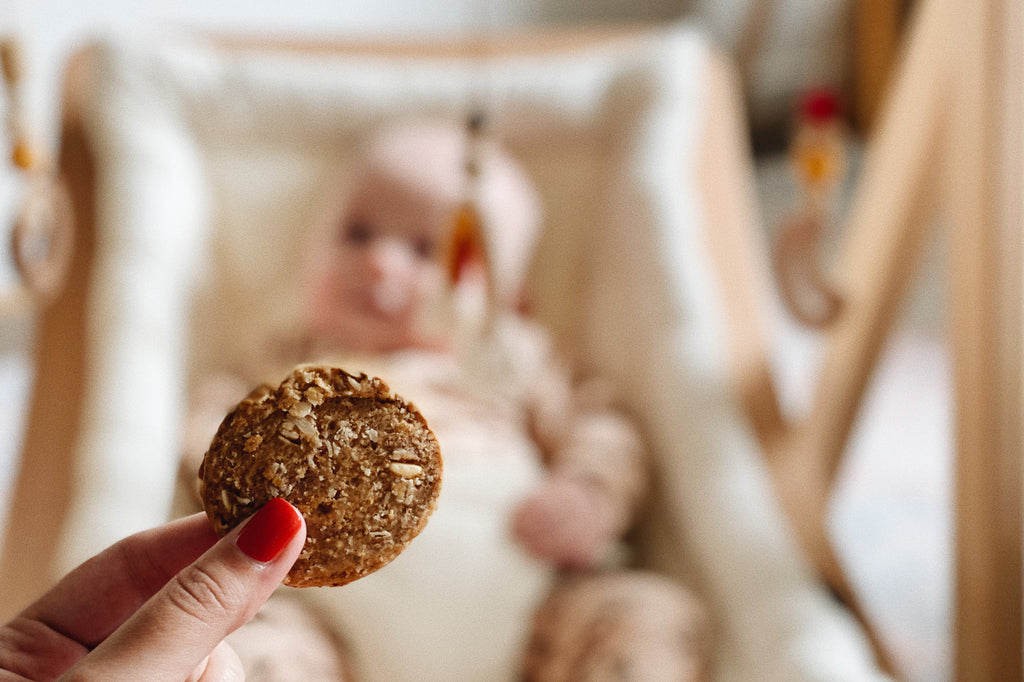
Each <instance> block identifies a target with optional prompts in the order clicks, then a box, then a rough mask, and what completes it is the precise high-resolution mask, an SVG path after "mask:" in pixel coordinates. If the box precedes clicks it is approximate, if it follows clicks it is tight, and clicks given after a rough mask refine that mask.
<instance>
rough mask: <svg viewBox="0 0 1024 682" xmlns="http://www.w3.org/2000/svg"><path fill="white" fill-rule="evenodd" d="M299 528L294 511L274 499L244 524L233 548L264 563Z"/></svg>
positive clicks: (300, 520)
mask: <svg viewBox="0 0 1024 682" xmlns="http://www.w3.org/2000/svg"><path fill="white" fill-rule="evenodd" d="M301 527H302V519H301V517H300V516H299V514H298V513H297V512H296V511H295V508H294V507H292V506H291V505H290V504H288V503H287V502H285V501H284V499H282V498H280V497H275V498H274V499H272V500H270V502H267V503H266V504H265V505H263V508H262V509H260V510H259V511H258V512H256V515H255V516H253V517H252V518H251V519H250V520H249V523H247V524H245V527H244V528H242V532H240V533H239V534H238V539H236V540H235V545H236V546H237V547H238V549H240V550H242V551H243V552H245V554H246V555H247V556H249V557H250V558H252V559H255V560H256V561H260V562H263V563H266V562H268V561H272V560H273V559H274V558H275V557H277V555H278V554H280V553H281V550H283V549H284V548H285V545H287V544H288V543H289V542H290V541H291V539H292V538H293V537H295V534H296V533H298V532H299V528H301Z"/></svg>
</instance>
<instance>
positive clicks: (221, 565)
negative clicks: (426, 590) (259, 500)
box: [0, 498, 306, 682]
mask: <svg viewBox="0 0 1024 682" xmlns="http://www.w3.org/2000/svg"><path fill="white" fill-rule="evenodd" d="M305 538H306V530H305V523H304V522H303V520H302V515H301V514H299V512H298V510H296V509H295V508H294V507H293V506H291V505H290V504H288V503H287V502H285V501H284V500H281V499H279V498H278V499H274V500H271V501H270V502H269V503H267V504H266V505H265V506H264V507H263V508H262V509H261V510H260V511H259V512H257V513H256V514H255V515H254V516H253V517H251V518H250V519H249V521H248V522H247V523H246V524H240V527H239V528H235V529H234V530H232V531H231V532H230V533H229V534H228V535H226V536H225V537H224V538H222V539H221V540H220V541H218V540H217V537H216V535H215V534H214V532H213V530H212V529H211V528H210V523H209V521H208V520H207V519H206V515H205V514H202V513H200V514H195V515H193V516H189V517H186V518H183V519H180V520H178V521H174V522H172V523H168V524H166V525H164V526H160V527H159V528H154V529H152V530H148V531H143V532H141V533H137V534H135V535H132V536H130V537H128V538H125V539H124V540H122V541H120V542H118V543H116V544H115V545H113V546H111V547H110V548H108V549H107V550H105V551H103V552H101V553H100V554H98V555H97V556H95V557H93V558H92V559H90V560H89V561H86V562H85V563H84V564H82V565H81V566H79V567H78V568H76V569H75V570H73V571H72V572H71V573H69V574H68V575H67V577H65V578H64V579H63V580H61V581H60V582H59V583H58V584H57V585H56V587H54V588H53V589H52V590H50V591H49V592H48V593H47V594H45V595H44V596H43V597H42V598H41V599H39V601H37V602H35V603H34V604H32V605H31V606H29V607H28V608H27V609H25V611H23V612H22V613H21V614H20V615H19V616H17V617H16V618H15V619H14V620H12V621H11V622H10V623H8V624H7V625H5V626H3V627H2V628H0V680H7V679H10V678H11V677H14V678H16V679H23V678H29V679H53V678H56V677H58V676H61V675H65V674H66V675H67V678H66V679H72V680H140V679H146V680H168V681H170V680H173V681H174V682H180V681H181V680H184V679H190V680H203V681H211V680H221V679H231V680H237V679H242V678H243V677H244V673H242V671H241V664H240V663H239V662H238V658H237V656H235V655H234V652H232V651H231V649H230V647H228V646H227V645H226V644H225V643H224V642H223V639H224V638H225V637H226V636H227V635H228V634H230V633H231V632H232V631H234V630H235V629H237V628H238V627H240V626H241V625H242V624H244V623H245V622H246V621H248V620H249V619H250V618H252V617H253V616H254V615H256V612H257V611H258V610H259V608H260V606H262V605H263V602H265V601H266V600H267V599H268V598H269V597H270V595H271V593H272V592H273V591H274V589H275V588H276V587H277V586H278V585H279V584H280V583H281V581H282V580H283V579H284V576H285V574H286V573H287V572H288V570H289V569H290V568H291V566H292V564H293V563H294V562H295V559H296V557H297V556H298V554H299V552H300V551H301V550H302V545H303V543H304V542H305ZM4 671H6V673H5V672H4ZM18 676H21V677H18ZM62 679H65V678H62Z"/></svg>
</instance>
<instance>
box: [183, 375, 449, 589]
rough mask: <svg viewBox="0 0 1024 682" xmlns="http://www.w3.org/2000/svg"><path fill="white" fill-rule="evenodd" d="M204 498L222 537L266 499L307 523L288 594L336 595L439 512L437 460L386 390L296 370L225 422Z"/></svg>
mask: <svg viewBox="0 0 1024 682" xmlns="http://www.w3.org/2000/svg"><path fill="white" fill-rule="evenodd" d="M199 478H200V494H201V496H202V500H203V506H204V508H205V509H206V514H207V516H209V518H210V521H211V522H212V524H213V526H214V528H215V530H216V531H217V532H218V533H219V534H221V535H224V534H226V533H227V532H228V531H229V530H231V528H233V527H234V526H235V525H237V524H238V523H239V522H240V521H242V520H243V519H245V518H247V517H248V516H250V515H252V514H253V513H255V512H256V510H258V509H259V508H260V507H262V506H263V505H264V504H266V503H267V502H268V501H269V500H270V499H272V498H274V497H283V498H284V499H286V500H288V501H289V502H291V503H292V504H293V505H295V507H297V508H298V510H299V511H300V512H302V515H303V517H304V518H305V519H306V544H305V546H304V547H303V549H302V553H301V554H300V555H299V558H298V560H296V562H295V565H294V566H293V567H292V569H291V571H289V573H288V576H287V577H286V578H285V581H284V582H285V584H287V585H292V586H295V587H310V586H324V585H344V584H346V583H350V582H352V581H353V580H356V579H358V578H361V577H363V576H365V575H367V574H369V573H372V572H373V571H375V570H377V569H378V568H380V567H381V566H384V565H385V564H387V563H388V562H390V561H391V560H393V559H394V558H395V557H397V556H398V555H399V554H400V553H401V552H402V550H403V549H405V547H406V546H407V545H408V544H409V542H410V541H411V540H412V539H413V538H414V537H415V536H416V535H418V534H419V532H420V531H421V530H423V527H424V526H425V525H426V523H427V519H428V517H429V516H430V514H431V512H432V511H433V510H434V508H435V506H436V504H437V496H438V494H439V493H440V488H441V453H440V448H439V447H438V443H437V439H436V438H435V437H434V434H433V433H432V432H431V430H430V428H429V427H428V425H427V422H426V420H425V419H424V418H423V416H422V415H421V414H420V413H419V412H418V411H417V410H416V409H415V407H413V406H412V405H411V404H409V403H408V402H406V401H404V400H403V399H402V398H400V397H398V396H396V395H395V394H393V393H392V392H391V390H390V389H389V388H388V386H387V384H386V383H384V382H383V381H382V380H380V379H378V378H374V377H369V376H367V375H366V374H359V375H354V374H349V373H348V372H346V371H344V370H342V369H339V368H335V367H320V366H313V365H303V366H299V367H297V368H295V369H294V370H293V371H292V373H291V374H290V375H289V376H288V377H287V378H285V380H284V381H283V382H282V383H281V385H280V386H277V387H273V386H271V385H269V384H267V385H263V386H260V387H258V388H257V389H255V390H254V391H252V392H251V393H250V394H249V396H247V397H246V398H245V399H244V400H242V402H240V403H239V404H238V405H237V406H236V407H235V408H234V410H232V411H231V412H230V413H229V414H228V415H227V416H226V417H225V418H224V421H223V422H221V425H220V427H219V428H218V430H217V433H216V435H215V436H214V438H213V441H212V442H211V444H210V447H209V449H208V450H207V452H206V455H205V456H204V457H203V463H202V464H201V465H200V467H199Z"/></svg>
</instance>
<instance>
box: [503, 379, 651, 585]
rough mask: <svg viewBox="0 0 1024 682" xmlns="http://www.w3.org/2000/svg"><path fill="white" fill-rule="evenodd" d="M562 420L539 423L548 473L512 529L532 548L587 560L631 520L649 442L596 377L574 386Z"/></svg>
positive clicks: (547, 555) (598, 555)
mask: <svg viewBox="0 0 1024 682" xmlns="http://www.w3.org/2000/svg"><path fill="white" fill-rule="evenodd" d="M546 413H547V414H551V410H550V409H549V410H547V411H546ZM560 421H561V424H560V426H561V428H558V429H554V428H551V427H549V428H547V429H538V433H537V436H538V440H539V441H540V443H541V445H542V447H543V448H544V449H545V450H546V451H547V452H548V454H549V460H548V464H549V469H550V472H551V475H550V477H549V478H548V480H547V481H546V483H545V484H544V485H543V486H542V487H541V488H540V489H539V490H537V491H536V492H535V493H534V494H532V495H530V496H529V497H528V498H526V499H525V500H524V501H523V503H522V504H521V505H520V508H519V509H518V510H517V512H516V514H515V516H514V519H513V529H514V532H515V533H516V536H517V537H518V538H519V540H520V541H521V542H522V543H523V545H524V546H525V547H526V548H527V549H528V550H529V551H531V552H532V553H533V554H535V555H537V556H539V557H541V558H544V559H547V560H550V561H552V562H554V563H556V564H557V565H559V566H562V567H564V568H574V569H579V568H587V567H591V566H593V565H595V564H597V563H599V562H600V561H601V560H602V559H604V558H605V557H606V556H607V555H608V553H609V551H610V550H611V549H612V547H613V546H614V544H615V541H616V540H618V539H619V538H621V537H622V535H623V534H624V532H625V531H626V529H627V528H628V527H629V525H630V523H631V521H632V520H633V517H634V515H635V512H636V509H637V507H638V506H639V503H640V501H641V499H642V498H643V496H644V494H645V493H646V491H647V466H646V464H647V463H646V457H645V450H644V447H643V443H642V441H641V439H640V436H639V434H638V432H637V430H636V428H635V427H634V426H633V424H632V423H631V422H630V421H629V420H628V419H627V418H626V417H625V415H623V414H621V413H619V412H617V411H616V410H614V409H613V408H612V406H611V401H610V400H609V399H608V398H607V392H606V391H602V390H600V389H597V387H596V385H594V384H588V385H585V386H583V387H581V388H580V389H579V390H577V391H576V392H575V394H574V395H573V397H572V409H570V410H568V413H567V414H564V417H563V418H562V419H561V420H560ZM545 441H546V442H545Z"/></svg>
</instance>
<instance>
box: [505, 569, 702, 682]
mask: <svg viewBox="0 0 1024 682" xmlns="http://www.w3.org/2000/svg"><path fill="white" fill-rule="evenodd" d="M709 651H710V646H709V634H708V625H707V619H706V616H705V613H704V610H703V609H702V608H701V606H700V604H699V603H698V602H697V600H696V598H695V597H694V596H693V595H691V594H690V593H688V592H687V591H685V590H684V589H682V588H681V587H680V586H679V585H677V584H676V583H674V582H671V581H670V580H668V579H667V578H663V577H660V576H656V575H654V574H651V573H642V572H636V571H614V572H607V573H598V574H592V575H582V576H576V577H572V578H567V579H566V580H564V581H563V582H562V583H560V584H559V585H558V586H557V587H556V588H555V590H554V591H553V592H552V594H551V596H550V597H549V598H548V600H547V601H546V602H545V603H544V605H542V606H541V608H540V609H539V610H538V612H537V615H536V618H535V621H534V632H533V636H532V640H531V642H530V646H529V648H528V651H527V656H526V662H525V679H526V680H529V681H530V682H563V681H566V680H573V681H574V682H575V681H577V680H580V681H585V682H597V681H602V682H603V681H609V682H610V681H612V680H617V681H624V680H636V681H640V680H643V681H644V682H662V681H664V682H669V681H671V682H691V681H693V682H696V681H698V680H704V679H706V678H707V670H708V667H709V661H708V656H709Z"/></svg>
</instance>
